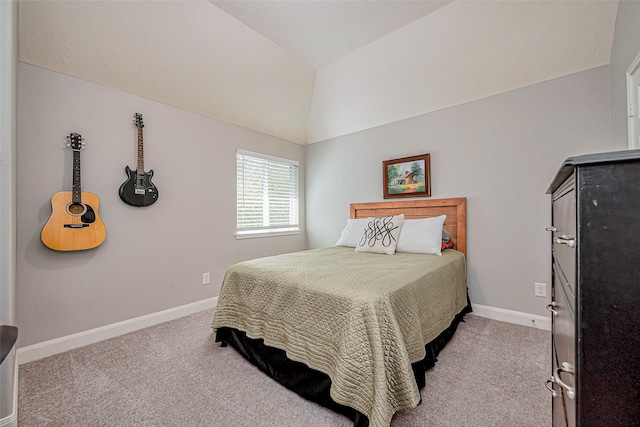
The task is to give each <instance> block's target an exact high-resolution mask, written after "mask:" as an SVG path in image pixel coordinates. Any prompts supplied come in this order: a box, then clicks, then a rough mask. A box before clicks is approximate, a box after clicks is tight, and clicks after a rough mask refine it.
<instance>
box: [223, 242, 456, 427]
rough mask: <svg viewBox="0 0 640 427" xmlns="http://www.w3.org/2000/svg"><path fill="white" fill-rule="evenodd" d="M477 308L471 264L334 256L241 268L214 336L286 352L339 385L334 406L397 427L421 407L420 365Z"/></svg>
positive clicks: (298, 256)
mask: <svg viewBox="0 0 640 427" xmlns="http://www.w3.org/2000/svg"><path fill="white" fill-rule="evenodd" d="M466 304H467V290H466V272H465V258H464V255H463V254H462V253H460V252H457V251H455V250H446V251H444V252H443V254H442V256H436V255H422V254H412V253H396V254H395V255H383V254H373V253H361V252H355V251H354V250H353V248H346V247H329V248H322V249H314V250H309V251H303V252H296V253H291V254H285V255H278V256H272V257H267V258H260V259H255V260H251V261H246V262H242V263H239V264H236V265H234V266H232V267H231V268H230V269H229V270H228V271H227V273H226V275H225V279H224V282H223V285H222V289H221V291H220V296H219V299H218V305H217V308H216V312H215V315H214V319H213V323H212V325H211V326H212V327H213V328H214V329H217V328H220V327H231V328H236V329H239V330H241V331H244V332H246V334H247V336H248V337H250V338H262V339H264V342H265V344H267V345H270V346H272V347H276V348H279V349H282V350H285V351H286V353H287V356H288V357H289V359H292V360H296V361H299V362H303V363H305V364H306V365H308V366H309V367H311V368H313V369H315V370H318V371H321V372H323V373H325V374H327V375H328V376H329V377H330V378H331V382H332V385H331V397H332V398H333V400H335V401H336V402H338V403H340V404H343V405H346V406H350V407H352V408H354V409H356V410H358V411H360V412H361V413H363V414H365V415H366V416H367V417H368V418H369V422H370V426H371V427H380V426H389V425H390V423H391V418H392V417H393V414H394V413H395V412H396V411H399V410H402V409H406V408H413V407H415V406H416V405H417V404H418V403H419V401H420V393H419V391H418V388H417V386H416V383H415V379H414V376H413V371H412V369H411V364H412V363H414V362H417V361H419V360H422V359H423V358H424V357H425V349H424V346H425V344H427V343H428V342H430V341H432V340H433V339H435V338H436V337H437V336H438V335H439V334H440V333H441V332H442V331H443V330H445V329H446V328H447V327H448V326H449V325H450V324H451V322H452V321H453V319H454V317H455V315H456V314H457V313H459V312H460V311H461V310H462V309H463V308H464V307H465V306H466Z"/></svg>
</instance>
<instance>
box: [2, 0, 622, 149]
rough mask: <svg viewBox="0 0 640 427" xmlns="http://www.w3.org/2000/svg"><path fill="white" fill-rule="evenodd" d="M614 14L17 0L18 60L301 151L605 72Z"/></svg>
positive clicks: (356, 4)
mask: <svg viewBox="0 0 640 427" xmlns="http://www.w3.org/2000/svg"><path fill="white" fill-rule="evenodd" d="M0 1H1V0H0ZM616 10H617V1H551V2H547V1H537V0H531V1H527V0H520V1H483V0H474V1H459V0H458V1H453V2H449V1H427V0H419V1H415V0H413V1H372V0H362V1H346V0H344V1H331V0H322V1H310V0H298V1H269V0H267V1H224V2H221V1H217V0H152V1H129V0H105V1H97V0H95V1H61V0H48V1H26V0H21V1H19V3H18V17H19V18H18V19H19V22H18V42H19V52H18V57H19V60H20V61H23V62H26V63H29V64H32V65H36V66H39V67H42V68H46V69H49V70H53V71H57V72H60V73H64V74H68V75H71V76H74V77H78V78H80V79H84V80H87V81H90V82H94V83H97V84H100V85H103V86H106V87H110V88H114V89H118V90H122V91H126V92H129V93H132V94H135V95H139V96H142V97H145V98H149V99H152V100H155V101H159V102H163V103H166V104H169V105H173V106H176V107H179V108H183V109H185V110H188V111H193V112H196V113H199V114H203V115H206V116H209V117H213V118H217V119H220V120H224V121H227V122H230V123H234V124H237V125H240V126H244V127H246V128H249V129H254V130H257V131H260V132H263V133H266V134H269V135H274V136H277V137H280V138H283V139H286V140H289V141H293V142H296V143H300V144H305V143H307V142H315V141H320V140H323V139H327V138H331V137H335V136H338V135H341V134H344V133H349V132H354V131H357V130H360V129H366V128H368V127H372V126H378V125H381V124H385V123H389V122H393V121H396V120H401V119H402V118H407V117H411V116H414V115H418V114H424V113H426V112H428V111H433V110H435V109H438V108H444V107H446V106H450V105H456V104H460V103H463V102H468V101H470V100H472V99H477V98H478V97H483V96H489V95H491V94H496V93H501V92H504V91H507V90H512V89H514V88H517V87H522V86H526V85H528V84H532V83H535V82H538V81H543V80H547V79H550V78H554V77H558V76H560V75H565V74H569V73H572V72H577V71H581V70H584V69H588V68H592V67H594V66H598V65H603V64H607V63H608V61H609V54H610V49H611V43H612V39H613V28H614V26H615V15H616ZM318 67H319V68H318ZM426 70H429V72H425V71H426ZM485 88H486V89H485ZM436 95H437V96H436ZM379 99H385V100H386V102H383V103H381V102H377V101H376V100H379ZM372 100H373V101H372ZM435 101H437V102H435ZM212 143H224V142H219V141H213V142H212Z"/></svg>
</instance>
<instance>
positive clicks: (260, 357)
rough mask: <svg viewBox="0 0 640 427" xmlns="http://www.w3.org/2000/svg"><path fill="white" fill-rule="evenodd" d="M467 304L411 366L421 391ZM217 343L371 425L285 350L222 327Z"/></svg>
mask: <svg viewBox="0 0 640 427" xmlns="http://www.w3.org/2000/svg"><path fill="white" fill-rule="evenodd" d="M467 302H468V303H467V306H466V307H465V308H463V309H462V311H460V313H458V314H457V315H456V317H455V318H454V319H453V321H452V322H451V325H449V327H448V328H447V329H445V330H444V331H443V332H442V333H441V334H440V335H438V337H437V338H436V339H434V340H433V341H431V342H430V343H428V344H427V345H425V350H426V356H425V358H424V359H422V360H420V361H418V362H415V363H413V364H412V365H411V367H412V368H413V375H414V377H415V379H416V384H417V386H418V389H422V388H424V387H425V385H426V383H425V372H426V371H427V370H428V369H430V368H432V367H433V366H434V365H435V363H436V361H437V360H438V359H437V357H438V354H439V353H440V351H441V350H442V349H443V348H444V347H445V346H446V345H447V343H448V342H449V340H450V339H451V337H453V334H454V333H455V331H456V328H457V327H458V324H459V323H460V322H461V321H462V322H463V321H464V320H463V317H464V315H465V314H467V313H471V311H472V310H471V302H470V301H469V299H468V297H467ZM215 340H216V342H220V343H222V344H221V346H222V347H224V346H226V345H227V344H230V345H231V347H233V348H234V349H236V351H238V353H240V354H241V355H242V356H243V357H244V358H245V359H247V360H248V361H249V362H251V363H252V364H253V365H255V366H256V367H257V368H258V369H260V370H261V371H262V372H264V373H266V374H267V375H269V377H271V378H273V379H274V380H276V381H277V382H278V383H280V384H281V385H282V386H284V387H286V388H288V389H289V390H291V391H293V392H295V393H297V394H298V395H300V396H302V397H303V398H305V399H307V400H310V401H312V402H315V403H317V404H319V405H322V406H324V407H326V408H329V409H331V410H333V411H334V412H337V413H340V414H342V415H344V416H346V417H348V418H349V419H351V420H352V421H353V422H354V427H368V426H369V420H368V418H367V417H366V416H365V415H364V414H362V413H360V412H359V411H356V410H355V409H353V408H350V407H348V406H344V405H341V404H339V403H336V402H335V401H334V400H333V399H332V398H331V396H330V395H329V390H330V388H331V379H330V378H329V376H328V375H326V374H324V373H322V372H320V371H316V370H315V369H311V368H309V367H308V366H307V365H305V364H304V363H301V362H296V361H293V360H289V359H288V358H287V356H286V353H285V352H284V350H280V349H278V348H274V347H270V346H267V345H265V344H264V342H263V340H262V339H253V338H249V337H247V335H246V334H245V333H244V332H242V331H240V330H238V329H234V328H219V329H218V330H217V332H216V338H215Z"/></svg>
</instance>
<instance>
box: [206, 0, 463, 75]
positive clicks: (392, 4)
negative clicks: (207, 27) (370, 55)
mask: <svg viewBox="0 0 640 427" xmlns="http://www.w3.org/2000/svg"><path fill="white" fill-rule="evenodd" d="M209 1H211V3H213V4H215V5H216V6H218V7H219V8H220V9H222V10H224V11H226V12H227V13H229V14H230V15H233V16H234V17H236V18H238V19H239V20H240V21H242V22H244V23H245V24H247V25H248V26H249V27H251V28H253V29H254V30H256V31H257V32H259V33H260V34H262V35H264V36H265V37H266V38H268V39H269V40H271V41H273V42H274V43H275V44H277V45H279V46H281V47H283V48H285V49H286V50H288V51H289V52H291V53H293V54H294V55H295V56H297V57H298V58H300V59H302V60H303V61H305V62H306V63H308V64H310V65H312V66H313V67H315V68H320V67H322V66H324V65H327V64H329V63H331V62H333V61H334V60H336V59H338V58H340V57H342V56H344V55H347V54H349V53H350V52H353V51H354V50H356V49H358V48H361V47H362V46H365V45H367V44H369V43H371V42H372V41H374V40H376V39H379V38H380V37H382V36H384V35H386V34H388V33H390V32H392V31H395V30H397V29H398V28H401V27H404V26H405V25H407V24H409V23H410V22H413V21H415V20H416V19H419V18H422V17H423V16H425V15H427V14H429V13H431V12H433V11H435V10H437V9H439V8H441V7H443V6H445V5H446V4H447V3H451V1H452V0H448V1H425V0H422V1H415V0H412V1H401V0H394V1H389V0H382V1H376V0H367V1H362V0H361V1H345V0H322V1H318V0H316V1H310V0H307V1H301V0H298V1H269V0H266V1H255V0H250V1H246V0H245V1H236V0H209Z"/></svg>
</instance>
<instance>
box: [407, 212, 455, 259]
mask: <svg viewBox="0 0 640 427" xmlns="http://www.w3.org/2000/svg"><path fill="white" fill-rule="evenodd" d="M446 217H447V216H446V215H440V216H436V217H431V218H422V219H408V220H406V221H405V222H404V224H403V225H402V232H401V233H400V238H399V239H398V244H397V246H396V252H414V253H418V254H432V255H442V226H443V225H444V220H445V218H446Z"/></svg>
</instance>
